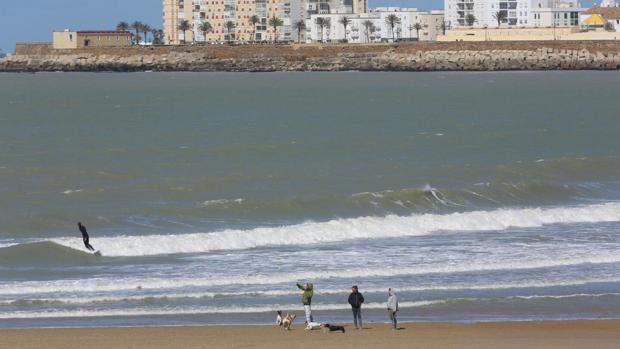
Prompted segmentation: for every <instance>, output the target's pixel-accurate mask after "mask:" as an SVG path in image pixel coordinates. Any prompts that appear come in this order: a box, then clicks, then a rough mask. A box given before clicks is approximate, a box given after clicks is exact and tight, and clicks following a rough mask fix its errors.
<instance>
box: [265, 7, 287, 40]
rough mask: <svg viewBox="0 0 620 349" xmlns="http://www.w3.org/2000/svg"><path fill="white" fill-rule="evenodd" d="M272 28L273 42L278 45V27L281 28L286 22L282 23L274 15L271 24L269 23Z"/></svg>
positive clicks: (270, 19)
mask: <svg viewBox="0 0 620 349" xmlns="http://www.w3.org/2000/svg"><path fill="white" fill-rule="evenodd" d="M268 24H269V25H270V26H271V27H273V42H274V43H276V42H278V27H281V26H283V25H284V21H282V20H281V19H280V18H278V17H276V15H275V14H274V15H273V17H271V18H269V23H268Z"/></svg>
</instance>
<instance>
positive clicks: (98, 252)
mask: <svg viewBox="0 0 620 349" xmlns="http://www.w3.org/2000/svg"><path fill="white" fill-rule="evenodd" d="M93 255H95V256H97V257H101V256H102V254H101V251H95V252H93Z"/></svg>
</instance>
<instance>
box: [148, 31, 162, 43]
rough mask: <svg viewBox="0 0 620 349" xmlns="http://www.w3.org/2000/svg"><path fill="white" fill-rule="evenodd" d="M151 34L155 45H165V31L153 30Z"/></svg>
mask: <svg viewBox="0 0 620 349" xmlns="http://www.w3.org/2000/svg"><path fill="white" fill-rule="evenodd" d="M151 34H152V35H153V45H163V44H164V31H163V30H161V29H153V30H151Z"/></svg>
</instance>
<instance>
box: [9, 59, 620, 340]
mask: <svg viewBox="0 0 620 349" xmlns="http://www.w3.org/2000/svg"><path fill="white" fill-rule="evenodd" d="M618 81H620V73H619V72H593V71H581V72H484V73H440V72H437V73H364V72H341V73H265V74H249V73H135V74H107V73H104V74H94V73H93V74H91V73H46V74H0V327H3V328H14V327H68V326H86V327H89V326H138V325H139V326H143V325H186V324H271V323H273V322H274V320H275V311H276V310H282V311H284V312H296V313H297V315H298V319H299V318H303V309H302V306H301V291H300V290H299V289H297V287H296V283H306V282H312V283H313V284H314V287H315V295H314V298H313V309H314V316H315V319H316V320H318V321H322V322H349V321H351V319H350V318H351V315H350V310H349V306H348V304H347V296H348V293H349V292H350V288H351V286H352V285H358V286H359V288H360V291H361V292H362V293H363V294H364V296H365V298H366V303H365V304H364V307H363V316H364V318H365V320H366V321H369V322H387V321H388V317H387V313H386V311H385V308H386V300H387V289H388V288H389V287H391V288H394V289H395V290H396V292H397V294H398V297H399V302H400V308H401V310H400V312H399V316H400V320H401V321H456V322H475V321H496V320H539V319H593V318H616V319H617V318H620V157H619V156H620V136H619V134H620V116H619V111H620V102H619V101H618V99H617V98H618V97H617V85H618ZM78 221H81V222H83V223H84V224H85V225H86V227H87V228H88V231H89V234H90V242H91V244H92V245H93V246H94V247H95V248H96V249H97V250H100V251H101V254H102V256H101V257H97V256H94V255H92V254H91V253H89V252H88V251H87V250H86V249H85V248H84V245H83V244H82V240H81V235H80V233H79V231H78V229H77V225H76V224H77V222H78Z"/></svg>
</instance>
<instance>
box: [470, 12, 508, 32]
mask: <svg viewBox="0 0 620 349" xmlns="http://www.w3.org/2000/svg"><path fill="white" fill-rule="evenodd" d="M493 18H495V20H496V21H497V27H498V28H499V27H500V26H501V25H502V22H503V21H505V20H506V18H508V12H507V11H497V12H495V13H494V14H493ZM470 25H473V23H472V24H470Z"/></svg>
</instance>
